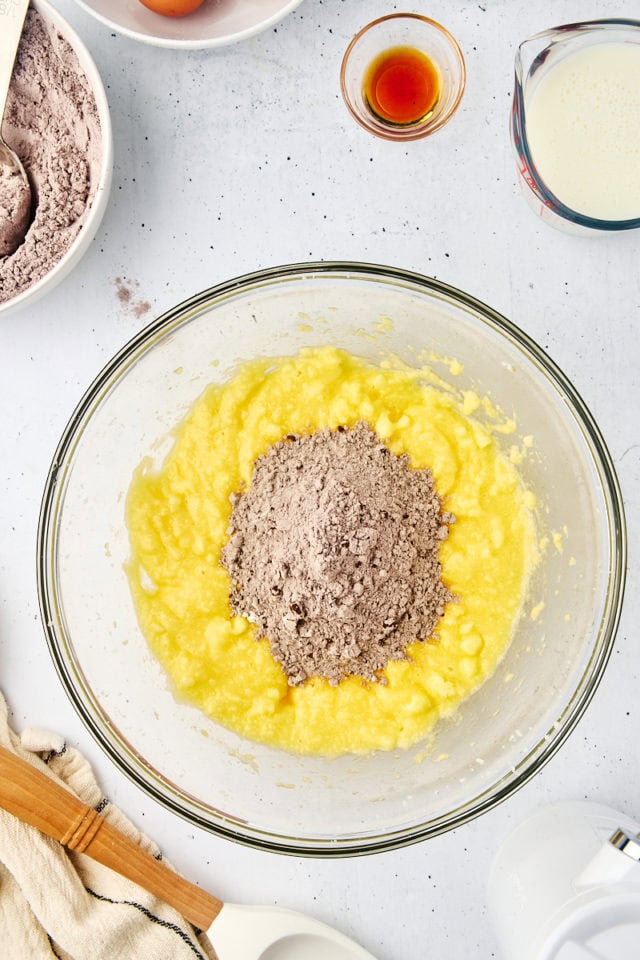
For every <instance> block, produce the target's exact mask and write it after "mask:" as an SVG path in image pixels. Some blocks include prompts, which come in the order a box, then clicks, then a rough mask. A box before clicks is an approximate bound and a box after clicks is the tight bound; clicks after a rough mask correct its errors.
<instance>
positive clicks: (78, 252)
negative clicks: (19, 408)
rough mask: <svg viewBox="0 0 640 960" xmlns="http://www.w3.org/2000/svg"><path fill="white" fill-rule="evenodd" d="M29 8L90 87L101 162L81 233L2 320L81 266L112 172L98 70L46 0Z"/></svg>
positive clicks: (6, 308)
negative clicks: (63, 45) (68, 49)
mask: <svg viewBox="0 0 640 960" xmlns="http://www.w3.org/2000/svg"><path fill="white" fill-rule="evenodd" d="M32 6H33V7H34V9H35V10H37V11H38V13H39V14H40V16H41V17H42V18H43V19H44V20H46V21H47V23H50V24H51V25H52V26H53V27H55V29H56V30H57V31H58V32H59V33H60V34H62V36H63V37H64V38H65V40H67V42H68V43H70V44H71V46H72V47H73V49H74V51H75V54H76V56H77V58H78V61H79V63H80V66H81V67H82V69H83V70H84V72H85V74H86V77H87V80H88V81H89V85H90V87H91V89H92V91H93V95H94V97H95V100H96V106H97V108H98V116H99V117H100V130H101V133H102V162H101V166H100V173H99V177H98V182H97V184H96V187H95V191H94V193H93V199H92V200H91V205H90V207H89V210H88V212H87V215H86V218H85V221H84V223H83V226H82V229H81V230H80V233H79V234H78V236H77V237H76V239H75V240H74V241H73V243H72V244H71V246H70V247H69V249H68V250H67V252H66V253H65V254H64V256H63V257H62V258H61V259H60V260H58V261H57V263H56V264H55V266H54V267H52V269H51V270H50V271H49V272H48V273H47V274H45V276H44V277H41V278H40V280H37V281H36V283H34V284H32V285H31V286H30V287H28V288H27V289H26V290H23V291H22V293H19V294H18V295H17V296H16V297H12V298H11V299H10V300H6V301H5V302H4V303H0V315H2V316H4V315H5V314H7V313H9V312H10V311H12V310H16V309H18V308H19V307H24V306H25V305H26V304H33V303H34V302H35V301H36V300H37V299H39V298H40V297H42V296H44V294H46V293H49V292H50V291H51V290H52V289H53V288H54V287H55V286H56V285H57V284H58V283H60V281H61V280H62V279H64V277H66V276H67V274H69V273H70V272H71V270H73V268H74V267H75V266H77V264H78V263H79V262H80V260H81V259H82V257H83V256H84V254H85V253H86V251H87V250H88V248H89V245H90V244H91V241H92V240H93V238H94V236H95V234H96V231H97V229H98V227H99V226H100V222H101V220H102V217H103V215H104V212H105V210H106V207H107V201H108V199H109V191H110V189H111V176H112V171H113V137H112V132H111V117H110V114H109V104H108V101H107V95H106V93H105V90H104V86H103V83H102V80H101V78H100V74H99V73H98V68H97V67H96V65H95V63H94V61H93V58H92V56H91V54H90V53H89V51H88V50H87V48H86V47H85V45H84V43H83V42H82V40H81V39H80V37H79V36H78V34H77V33H76V32H75V30H73V29H72V27H70V26H69V24H68V23H67V21H66V20H65V19H64V17H62V16H61V15H60V14H59V13H58V11H57V10H55V9H54V8H53V7H52V6H51V4H50V3H48V2H47V0H32Z"/></svg>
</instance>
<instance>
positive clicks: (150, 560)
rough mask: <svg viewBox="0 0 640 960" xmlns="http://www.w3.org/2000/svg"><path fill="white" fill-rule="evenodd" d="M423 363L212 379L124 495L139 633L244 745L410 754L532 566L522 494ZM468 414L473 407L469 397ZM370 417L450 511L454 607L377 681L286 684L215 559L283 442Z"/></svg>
mask: <svg viewBox="0 0 640 960" xmlns="http://www.w3.org/2000/svg"><path fill="white" fill-rule="evenodd" d="M433 384H434V378H433V377H430V376H429V375H428V371H424V370H419V369H417V368H412V367H407V366H403V365H401V364H399V363H398V364H394V363H384V364H382V365H380V366H377V365H375V364H372V363H369V362H366V361H364V360H361V359H359V358H357V357H355V356H352V355H350V354H347V353H346V352H344V351H341V350H339V349H337V348H333V347H312V348H307V349H304V350H302V351H301V352H300V353H299V354H298V355H297V356H295V357H285V358H281V359H276V360H274V359H273V358H269V359H261V360H255V361H251V362H248V363H245V364H243V365H242V366H240V367H239V368H238V370H237V372H236V373H235V375H234V376H233V378H232V379H230V380H229V381H228V382H227V383H225V384H222V385H211V386H209V387H208V388H207V389H206V390H205V392H204V393H203V394H202V396H201V397H200V398H199V399H198V400H197V401H196V403H195V404H194V406H193V408H192V409H191V411H190V412H189V414H188V415H187V417H186V418H185V420H184V421H183V423H182V424H181V425H180V426H179V428H178V429H177V431H176V438H175V444H174V446H173V448H172V450H171V452H170V453H169V455H168V456H167V458H166V460H165V462H164V464H163V465H162V467H161V469H160V470H159V471H153V470H152V469H151V467H150V463H149V462H145V463H143V464H141V465H140V467H139V468H138V470H137V471H136V473H135V475H134V478H133V481H132V484H131V487H130V490H129V494H128V499H127V524H128V528H129V534H130V541H131V561H130V564H129V567H128V574H129V578H130V582H131V588H132V592H133V597H134V601H135V605H136V610H137V614H138V617H139V621H140V624H141V628H142V631H143V633H144V635H145V637H146V638H147V640H148V642H149V645H150V647H151V650H152V651H153V653H154V654H155V655H156V656H157V657H158V659H159V660H160V662H161V663H162V665H163V666H164V668H165V670H166V671H167V674H168V675H169V677H170V678H171V682H172V685H173V688H174V690H175V693H176V695H177V696H178V697H180V698H183V699H186V700H187V701H189V702H190V703H193V704H195V705H197V706H198V707H199V708H200V709H201V710H203V711H204V713H206V714H207V715H208V716H209V717H211V718H212V719H214V720H216V721H218V722H219V723H221V724H223V725H225V726H227V727H230V728H231V729H233V730H235V731H237V732H238V733H240V734H242V735H244V736H245V737H248V738H249V739H251V740H256V741H260V742H263V743H267V744H271V745H273V746H275V747H280V748H282V749H285V750H291V751H296V752H302V753H315V754H325V755H336V754H342V753H366V752H370V751H373V750H390V749H393V748H394V747H398V746H400V747H408V746H409V745H411V744H413V743H415V742H417V741H419V740H420V739H422V738H423V737H425V735H426V734H427V733H428V732H429V731H430V730H431V729H432V728H433V726H434V725H435V723H436V722H437V721H438V719H439V718H441V717H444V716H447V715H449V714H451V713H452V712H453V711H454V710H455V709H456V707H457V706H458V705H459V704H460V702H461V701H462V700H464V699H465V698H466V697H468V696H469V694H470V693H472V691H473V690H475V689H476V688H477V687H478V686H479V685H480V684H481V683H482V682H483V681H484V680H486V678H487V677H488V676H490V674H491V673H492V672H493V671H494V669H495V667H496V664H497V663H498V661H499V659H500V658H501V657H502V655H503V654H504V652H505V650H506V648H507V646H508V644H509V641H510V639H511V635H512V631H513V627H514V623H515V620H516V618H517V616H518V614H519V611H520V608H521V605H522V602H523V600H524V595H525V591H526V587H527V580H528V575H529V572H530V569H531V566H532V564H533V562H534V558H535V543H536V534H535V525H534V520H533V515H532V510H531V507H532V504H533V496H532V494H531V493H529V492H527V491H526V490H525V488H524V487H523V485H522V482H521V480H520V477H519V474H518V472H517V467H516V465H515V464H514V463H512V462H511V460H510V459H509V458H508V457H507V456H503V455H502V454H501V453H500V451H499V448H498V446H497V444H496V441H495V438H494V436H493V433H492V431H491V430H490V429H488V428H487V427H486V426H484V425H483V424H481V423H480V422H479V421H478V420H476V419H474V417H473V414H470V413H469V412H468V411H469V409H470V404H469V398H468V396H466V397H463V398H462V399H460V400H459V399H458V398H457V395H456V394H455V393H454V392H452V391H447V390H444V389H439V388H438V387H437V386H435V385H433ZM471 406H473V405H471ZM358 420H365V421H367V422H368V423H369V425H370V426H371V427H372V428H373V429H374V430H375V431H376V432H377V433H378V435H379V436H380V438H381V439H382V440H383V441H384V442H385V443H386V444H387V445H388V446H389V448H390V449H391V450H392V451H393V452H394V453H396V454H402V453H406V454H408V456H409V460H410V463H411V465H412V466H413V467H415V468H425V467H429V468H430V469H431V470H432V472H433V476H434V479H435V484H436V489H437V491H438V493H439V494H440V496H441V498H442V499H443V501H444V508H445V509H446V510H450V511H452V512H453V513H454V514H455V516H456V523H455V524H454V525H453V526H452V527H451V529H450V534H449V538H448V540H446V541H444V542H443V544H442V546H441V550H440V557H441V562H442V576H443V580H444V582H445V583H446V584H447V586H448V587H449V588H450V589H451V590H452V591H453V593H454V594H455V595H456V597H457V602H455V603H450V604H448V605H447V609H446V612H445V616H444V618H443V620H442V621H441V623H440V626H439V628H438V631H437V633H438V640H439V642H438V643H415V644H412V645H411V646H410V647H409V649H408V654H409V659H408V660H407V661H397V662H392V663H390V664H388V665H387V667H386V668H385V671H384V674H385V676H386V679H387V683H386V685H383V684H380V683H368V682H366V681H363V680H361V679H359V678H357V677H349V678H347V679H346V680H344V681H342V682H341V683H340V684H339V685H338V686H337V687H334V686H330V684H329V683H328V682H327V681H325V680H323V679H320V678H313V679H311V680H310V681H308V682H307V683H306V684H304V685H303V686H300V687H295V688H291V687H289V686H288V685H287V682H286V679H285V676H284V674H283V672H282V669H281V667H280V666H279V664H277V663H276V661H275V660H274V659H273V657H272V656H271V653H270V649H269V644H268V641H267V640H259V641H256V640H255V638H254V627H253V626H252V625H251V624H250V623H249V622H248V621H246V620H244V619H243V618H242V617H234V616H232V615H231V612H230V608H229V588H230V581H229V576H228V574H227V572H226V570H225V569H224V568H223V567H222V566H221V565H220V562H219V561H220V553H221V550H222V547H223V545H224V543H225V542H226V539H227V534H226V530H227V524H228V520H229V516H230V512H231V503H230V500H229V497H230V494H232V493H234V492H237V491H238V490H239V489H240V488H241V485H242V484H243V483H245V484H249V483H250V481H251V474H252V467H253V463H254V461H255V460H256V458H257V457H258V456H260V454H263V453H265V452H266V451H267V449H268V448H269V446H270V445H271V444H273V443H275V442H276V441H277V440H280V439H281V438H282V437H283V436H285V435H286V434H288V433H308V432H312V431H314V430H317V429H319V428H321V427H329V428H331V429H335V428H336V427H338V426H339V425H353V424H355V423H356V422H357V421H358Z"/></svg>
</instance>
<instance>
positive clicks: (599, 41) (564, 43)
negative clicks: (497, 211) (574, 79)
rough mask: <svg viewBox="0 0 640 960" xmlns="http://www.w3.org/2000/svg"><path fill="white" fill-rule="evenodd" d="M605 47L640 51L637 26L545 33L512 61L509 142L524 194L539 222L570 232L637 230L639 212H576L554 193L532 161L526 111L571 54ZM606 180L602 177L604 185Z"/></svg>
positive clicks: (601, 24) (592, 25)
mask: <svg viewBox="0 0 640 960" xmlns="http://www.w3.org/2000/svg"><path fill="white" fill-rule="evenodd" d="M604 44H624V45H627V48H628V46H629V45H634V47H633V49H634V50H635V49H638V50H639V51H640V47H638V45H639V44H640V21H638V20H627V19H606V20H591V21H585V22H583V23H572V24H565V25H563V26H559V27H555V28H553V29H550V30H544V31H542V32H541V33H537V34H535V35H534V36H532V37H529V38H528V39H527V40H525V41H524V42H523V43H521V44H520V46H519V48H518V51H517V53H516V58H515V85H514V96H513V106H512V112H511V139H512V143H513V148H514V151H515V155H516V162H517V166H518V174H519V180H520V185H521V188H522V192H523V195H524V196H525V198H526V199H527V200H528V201H529V203H530V205H531V206H532V208H533V209H534V210H535V212H536V213H538V214H539V216H541V217H542V219H543V220H545V221H546V222H548V223H550V224H552V225H553V226H555V227H559V228H560V229H563V230H565V231H569V232H572V233H590V234H594V233H598V232H600V233H602V232H603V231H605V232H606V231H609V232H611V231H619V230H630V229H634V228H636V227H640V207H639V208H638V215H637V216H632V217H620V218H617V217H611V218H606V217H601V216H597V215H590V214H588V213H586V212H579V211H578V210H577V209H575V208H574V207H573V206H572V205H571V204H570V203H567V202H564V201H563V199H562V198H561V197H560V196H558V195H556V193H554V192H553V191H552V189H551V188H550V186H549V184H548V182H546V181H545V178H543V176H542V174H541V172H540V169H539V166H537V165H536V162H535V160H534V156H533V154H534V152H535V151H533V150H532V144H531V136H530V133H531V131H530V130H529V129H528V121H529V117H528V112H529V110H530V107H531V102H532V98H533V96H534V94H535V93H536V91H537V90H539V89H540V85H541V84H542V83H543V82H544V81H545V80H547V79H548V75H549V72H550V71H551V70H552V69H554V68H556V67H557V66H558V65H560V64H562V63H563V62H564V61H566V60H567V59H568V58H569V57H571V58H573V57H574V55H575V54H584V53H585V52H588V51H593V50H594V49H595V48H596V47H597V46H598V45H604ZM600 52H602V48H601V50H600ZM565 65H566V64H565ZM635 119H636V122H637V118H635ZM638 176H640V173H639V174H638ZM605 177H606V174H605V173H603V174H602V178H603V185H604V181H605Z"/></svg>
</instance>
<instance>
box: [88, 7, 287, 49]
mask: <svg viewBox="0 0 640 960" xmlns="http://www.w3.org/2000/svg"><path fill="white" fill-rule="evenodd" d="M301 2H302V0H204V3H203V5H202V6H201V7H200V8H199V9H198V10H196V11H194V13H190V14H189V15H188V16H186V17H163V16H161V15H160V14H158V13H154V12H153V10H148V9H147V8H146V7H145V6H143V5H142V4H141V3H140V0H76V3H77V4H78V5H79V6H81V7H82V8H83V10H86V11H87V13H91V14H93V16H94V17H96V18H97V19H98V20H100V21H101V22H102V23H104V24H106V26H108V27H110V28H111V29H112V30H117V31H118V32H119V33H123V34H124V35H125V36H127V37H131V39H132V40H141V41H142V42H143V43H151V44H155V45H156V46H159V47H177V48H181V49H186V50H195V49H199V48H200V49H201V48H205V47H222V46H225V45H227V44H230V43H237V42H238V41H239V40H246V39H247V37H252V36H253V35H254V34H256V33H261V32H262V31H263V30H268V29H269V27H273V26H274V25H275V24H276V23H278V22H279V21H280V20H282V19H283V18H284V17H286V15H287V14H288V13H290V12H291V11H292V10H294V9H295V8H296V7H298V6H299V5H300V3H301Z"/></svg>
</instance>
